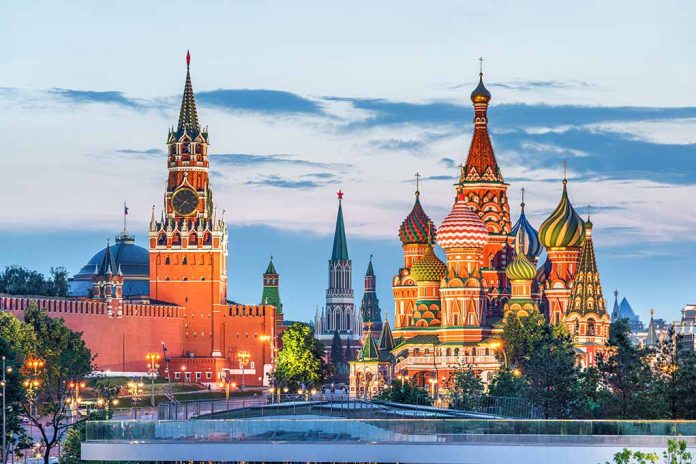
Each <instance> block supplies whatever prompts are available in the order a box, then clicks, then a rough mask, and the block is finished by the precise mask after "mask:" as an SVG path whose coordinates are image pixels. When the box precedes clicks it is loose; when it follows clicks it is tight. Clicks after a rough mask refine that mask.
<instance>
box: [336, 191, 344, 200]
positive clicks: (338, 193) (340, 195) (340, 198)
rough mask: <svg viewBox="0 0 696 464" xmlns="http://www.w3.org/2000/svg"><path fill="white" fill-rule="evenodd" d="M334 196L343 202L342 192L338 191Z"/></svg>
mask: <svg viewBox="0 0 696 464" xmlns="http://www.w3.org/2000/svg"><path fill="white" fill-rule="evenodd" d="M336 195H338V199H339V200H343V192H342V191H340V190H339V191H338V192H336Z"/></svg>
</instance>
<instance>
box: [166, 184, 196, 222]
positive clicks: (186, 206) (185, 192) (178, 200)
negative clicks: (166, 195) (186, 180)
mask: <svg viewBox="0 0 696 464" xmlns="http://www.w3.org/2000/svg"><path fill="white" fill-rule="evenodd" d="M172 207H173V208H174V211H175V212H176V213H177V214H178V215H180V216H189V215H191V214H193V213H194V212H195V211H196V209H198V194H197V193H196V192H194V191H193V190H192V189H190V188H181V189H179V190H177V191H176V192H174V195H173V196H172Z"/></svg>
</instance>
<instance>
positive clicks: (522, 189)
mask: <svg viewBox="0 0 696 464" xmlns="http://www.w3.org/2000/svg"><path fill="white" fill-rule="evenodd" d="M520 190H521V191H522V204H521V206H522V212H523V213H524V192H526V191H527V189H525V188H524V187H522V188H521V189H520Z"/></svg>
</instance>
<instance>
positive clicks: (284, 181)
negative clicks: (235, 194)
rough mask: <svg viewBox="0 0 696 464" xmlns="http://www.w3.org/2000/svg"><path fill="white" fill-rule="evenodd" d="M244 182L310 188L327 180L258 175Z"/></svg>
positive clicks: (319, 185) (287, 187) (278, 186)
mask: <svg viewBox="0 0 696 464" xmlns="http://www.w3.org/2000/svg"><path fill="white" fill-rule="evenodd" d="M303 177H304V176H303ZM245 184H246V185H259V186H264V187H273V188H283V189H312V188H317V187H321V186H323V185H326V184H327V182H324V181H320V180H311V179H301V180H299V179H289V178H285V177H280V176H275V175H271V176H260V177H258V178H256V179H252V180H248V181H246V182H245Z"/></svg>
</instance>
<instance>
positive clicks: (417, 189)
mask: <svg viewBox="0 0 696 464" xmlns="http://www.w3.org/2000/svg"><path fill="white" fill-rule="evenodd" d="M415 176H416V195H418V194H419V193H420V183H419V181H420V176H421V175H420V173H418V172H417V173H416V174H415Z"/></svg>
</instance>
